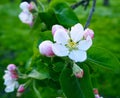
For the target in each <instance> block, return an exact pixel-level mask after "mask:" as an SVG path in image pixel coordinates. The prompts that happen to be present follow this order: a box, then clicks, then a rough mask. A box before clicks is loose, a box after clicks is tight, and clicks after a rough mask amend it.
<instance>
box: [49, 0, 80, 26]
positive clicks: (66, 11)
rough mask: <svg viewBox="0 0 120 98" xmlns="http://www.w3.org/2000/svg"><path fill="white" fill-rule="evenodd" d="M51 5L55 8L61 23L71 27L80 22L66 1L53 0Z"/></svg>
mask: <svg viewBox="0 0 120 98" xmlns="http://www.w3.org/2000/svg"><path fill="white" fill-rule="evenodd" d="M50 7H51V8H53V11H54V13H55V15H56V18H57V20H58V22H59V24H61V25H63V26H66V27H71V26H73V25H75V24H76V23H79V19H78V18H77V16H76V15H75V13H74V12H73V10H72V9H71V8H70V7H69V6H68V5H67V4H66V3H65V2H60V1H56V2H54V1H53V2H52V3H51V6H50Z"/></svg>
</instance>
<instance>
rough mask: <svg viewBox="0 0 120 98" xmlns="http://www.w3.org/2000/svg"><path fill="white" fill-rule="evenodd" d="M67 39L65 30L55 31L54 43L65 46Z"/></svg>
mask: <svg viewBox="0 0 120 98" xmlns="http://www.w3.org/2000/svg"><path fill="white" fill-rule="evenodd" d="M68 39H69V36H68V33H67V32H66V31H65V30H62V29H60V30H57V31H56V32H55V34H54V41H56V43H60V44H63V45H65V44H67V42H68Z"/></svg>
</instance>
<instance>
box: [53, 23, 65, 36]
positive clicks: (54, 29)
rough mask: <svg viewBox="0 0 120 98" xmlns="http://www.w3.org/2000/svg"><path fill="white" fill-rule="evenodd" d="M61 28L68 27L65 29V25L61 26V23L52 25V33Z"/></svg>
mask: <svg viewBox="0 0 120 98" xmlns="http://www.w3.org/2000/svg"><path fill="white" fill-rule="evenodd" d="M59 29H63V30H66V29H65V28H64V27H63V26H61V25H53V26H52V34H53V35H54V34H55V32H56V31H57V30H59Z"/></svg>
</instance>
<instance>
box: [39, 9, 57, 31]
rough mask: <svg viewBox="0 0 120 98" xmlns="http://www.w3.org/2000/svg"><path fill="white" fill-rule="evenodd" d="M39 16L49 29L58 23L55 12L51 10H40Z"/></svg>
mask: <svg viewBox="0 0 120 98" xmlns="http://www.w3.org/2000/svg"><path fill="white" fill-rule="evenodd" d="M39 17H40V19H41V20H42V22H44V23H45V24H46V26H47V28H48V29H51V28H52V26H53V25H54V24H57V23H58V21H57V19H56V16H55V14H54V13H53V11H51V10H48V11H47V12H40V13H39Z"/></svg>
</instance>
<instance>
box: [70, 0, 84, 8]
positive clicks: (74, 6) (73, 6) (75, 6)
mask: <svg viewBox="0 0 120 98" xmlns="http://www.w3.org/2000/svg"><path fill="white" fill-rule="evenodd" d="M85 2H86V1H85V0H82V1H80V2H77V3H75V4H74V5H72V6H71V8H72V9H75V8H77V7H78V6H80V5H81V4H84V3H85Z"/></svg>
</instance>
